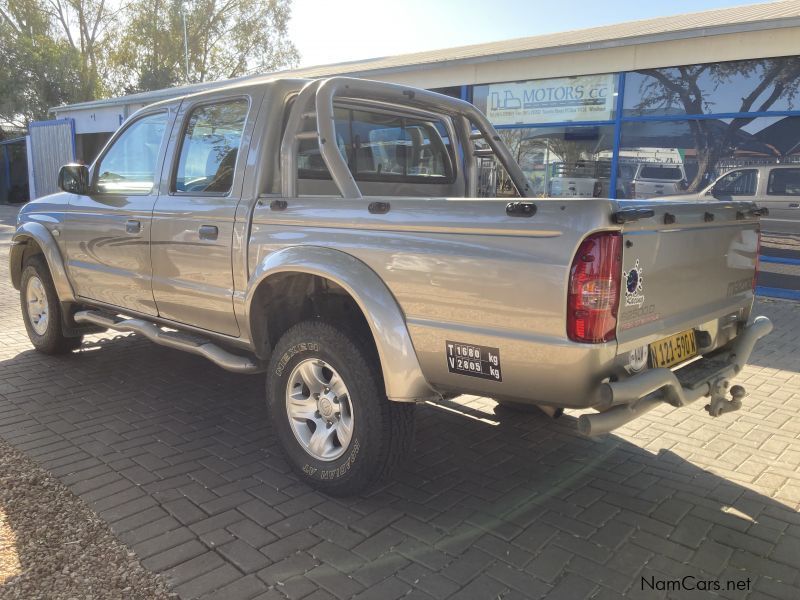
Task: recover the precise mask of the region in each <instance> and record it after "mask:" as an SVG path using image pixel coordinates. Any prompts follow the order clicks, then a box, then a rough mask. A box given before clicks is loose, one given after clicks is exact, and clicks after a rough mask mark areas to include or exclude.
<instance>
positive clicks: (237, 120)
mask: <svg viewBox="0 0 800 600" xmlns="http://www.w3.org/2000/svg"><path fill="white" fill-rule="evenodd" d="M247 109H248V102H247V100H245V99H241V100H233V101H228V102H220V103H217V104H207V105H204V106H199V107H197V108H195V109H194V110H192V112H191V114H190V115H189V119H188V121H187V123H186V129H185V130H184V132H183V138H182V140H181V150H180V159H179V160H178V167H177V169H176V171H175V180H174V182H173V190H174V191H175V192H178V193H206V194H218V195H223V194H227V193H228V192H230V191H231V186H232V185H233V174H234V170H235V168H236V158H237V155H238V153H239V144H240V142H241V140H242V131H243V130H244V123H245V120H246V119H247Z"/></svg>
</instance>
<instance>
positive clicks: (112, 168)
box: [96, 112, 167, 196]
mask: <svg viewBox="0 0 800 600" xmlns="http://www.w3.org/2000/svg"><path fill="white" fill-rule="evenodd" d="M166 124H167V113H165V112H162V113H158V114H153V115H147V116H145V117H142V118H140V119H138V120H137V121H135V122H134V123H132V124H131V125H129V126H128V127H127V128H126V129H125V131H123V132H122V134H121V135H120V136H119V137H118V138H117V139H116V141H115V142H114V144H113V145H112V146H111V148H109V150H108V152H106V153H105V155H104V156H103V158H101V159H100V163H99V164H98V166H97V169H96V172H97V173H98V175H97V184H96V186H97V191H98V192H99V193H101V194H126V195H143V196H146V195H147V194H149V193H150V192H151V191H152V190H153V183H154V181H155V171H156V161H157V160H158V151H159V148H161V142H162V140H163V139H164V129H165V128H166Z"/></svg>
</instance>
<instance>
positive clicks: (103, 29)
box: [44, 0, 120, 100]
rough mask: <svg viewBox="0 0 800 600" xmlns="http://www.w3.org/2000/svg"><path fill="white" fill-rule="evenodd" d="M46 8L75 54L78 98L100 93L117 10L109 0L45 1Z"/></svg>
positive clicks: (83, 98) (115, 23) (85, 98)
mask: <svg viewBox="0 0 800 600" xmlns="http://www.w3.org/2000/svg"><path fill="white" fill-rule="evenodd" d="M44 6H45V11H46V12H47V14H48V15H49V16H50V18H51V22H53V23H55V24H56V27H58V30H59V31H58V35H59V37H60V38H61V39H65V40H66V41H67V43H68V44H69V45H70V46H71V47H72V48H73V50H75V51H76V52H77V53H78V57H79V65H80V66H79V68H80V91H79V94H80V98H79V99H80V100H92V99H94V98H96V97H97V96H98V95H102V92H103V91H104V88H106V86H105V85H103V83H102V81H103V79H102V76H103V75H106V72H105V67H106V61H105V56H106V55H107V54H108V52H109V50H110V49H111V48H112V47H113V45H114V38H115V37H116V32H117V30H118V27H119V25H120V22H119V18H118V13H117V11H116V10H115V8H119V7H118V6H116V5H112V3H111V2H109V1H108V0H46V2H45V3H44Z"/></svg>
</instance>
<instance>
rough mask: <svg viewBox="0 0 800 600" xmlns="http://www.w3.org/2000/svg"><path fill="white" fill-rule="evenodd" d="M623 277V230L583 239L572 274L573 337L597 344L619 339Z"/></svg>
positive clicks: (569, 320)
mask: <svg viewBox="0 0 800 600" xmlns="http://www.w3.org/2000/svg"><path fill="white" fill-rule="evenodd" d="M621 279H622V236H621V235H620V233H618V232H615V231H607V232H603V233H596V234H594V235H590V236H589V237H587V238H586V239H585V240H583V242H582V243H581V245H580V248H578V252H577V254H576V255H575V258H574V260H573V261H572V268H571V269H570V274H569V293H568V296H567V336H568V337H569V339H571V340H572V341H573V342H588V343H593V344H596V343H600V342H608V341H611V340H613V339H616V329H617V310H618V308H619V295H620V287H621V285H622V282H621Z"/></svg>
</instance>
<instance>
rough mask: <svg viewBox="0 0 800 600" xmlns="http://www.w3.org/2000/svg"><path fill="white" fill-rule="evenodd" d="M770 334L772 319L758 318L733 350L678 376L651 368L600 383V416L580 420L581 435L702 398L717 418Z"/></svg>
mask: <svg viewBox="0 0 800 600" xmlns="http://www.w3.org/2000/svg"><path fill="white" fill-rule="evenodd" d="M770 331H772V322H771V321H770V320H769V319H768V318H767V317H763V316H762V317H756V318H755V319H754V320H753V322H752V323H751V324H750V325H748V326H747V327H745V328H744V330H743V331H742V332H741V333H740V334H739V335H738V336H737V337H736V339H735V340H734V341H733V343H732V344H731V346H730V347H728V348H726V349H724V350H722V351H721V352H720V353H716V354H714V356H713V357H709V358H703V359H701V360H699V361H697V362H695V363H692V364H690V365H688V366H687V367H684V368H683V369H680V370H679V371H677V372H673V371H671V370H670V369H650V370H648V371H645V372H643V373H641V374H639V375H634V376H633V377H629V378H628V379H625V380H623V381H616V382H610V383H603V384H601V385H600V386H599V388H598V389H597V391H596V393H597V396H596V397H597V402H596V404H595V408H597V409H598V410H600V411H601V412H599V413H597V414H590V415H581V416H580V417H579V419H578V430H579V431H580V432H581V433H583V434H584V435H588V436H594V435H600V434H603V433H608V432H609V431H612V430H614V429H616V428H617V427H621V426H622V425H624V424H625V423H628V422H630V421H632V420H633V419H635V418H637V417H640V416H642V415H643V414H644V413H646V412H648V411H650V410H652V409H654V408H655V407H656V406H658V405H660V404H662V403H667V404H669V405H671V406H675V407H680V406H686V405H687V404H691V403H692V402H695V401H696V400H698V399H699V398H703V397H709V398H711V404H710V406H711V407H712V408H711V409H710V412H711V413H712V414H714V413H715V412H716V414H720V413H721V412H725V409H724V408H723V409H718V408H715V407H718V406H720V402H722V403H723V405H724V403H725V402H730V401H726V400H724V398H725V394H726V393H727V390H728V387H729V385H730V384H729V380H730V379H731V378H733V377H735V376H736V375H738V374H739V372H740V371H741V370H742V368H743V367H744V365H745V364H746V363H747V360H748V359H749V358H750V355H751V354H752V352H753V348H754V347H755V344H756V342H757V341H758V340H760V339H761V338H762V337H764V336H765V335H767V334H769V332H770ZM739 389H741V388H739ZM743 393H744V390H741V392H739V391H737V392H735V393H734V394H733V396H734V399H733V402H734V403H737V402H739V399H740V398H741V396H742V395H743ZM728 410H732V409H728ZM716 414H715V415H714V416H716Z"/></svg>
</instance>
